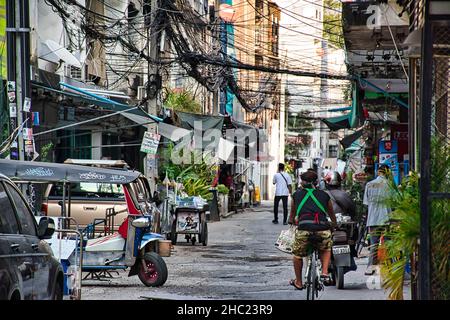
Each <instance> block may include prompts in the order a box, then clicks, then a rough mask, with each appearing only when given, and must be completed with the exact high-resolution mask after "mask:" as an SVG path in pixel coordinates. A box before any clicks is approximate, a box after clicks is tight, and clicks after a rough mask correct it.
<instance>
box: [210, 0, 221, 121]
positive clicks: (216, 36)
mask: <svg viewBox="0 0 450 320" xmlns="http://www.w3.org/2000/svg"><path fill="white" fill-rule="evenodd" d="M219 8H220V0H215V1H214V5H213V6H210V7H209V9H210V10H213V12H212V13H211V12H210V15H209V17H210V23H211V24H212V26H211V41H212V44H213V45H214V43H218V44H219V46H221V42H220V32H221V28H222V25H221V23H220V20H219V19H217V16H218V14H216V12H217V13H218V12H219ZM214 24H215V25H214ZM213 48H214V46H213ZM212 106H213V110H212V114H213V115H215V116H217V115H219V111H220V86H219V87H218V88H217V89H216V90H214V92H213V103H212Z"/></svg>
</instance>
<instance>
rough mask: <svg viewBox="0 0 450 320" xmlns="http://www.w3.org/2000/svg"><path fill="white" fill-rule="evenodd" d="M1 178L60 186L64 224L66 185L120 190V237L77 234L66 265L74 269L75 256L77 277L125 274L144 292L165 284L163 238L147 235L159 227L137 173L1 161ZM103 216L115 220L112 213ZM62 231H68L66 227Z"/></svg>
mask: <svg viewBox="0 0 450 320" xmlns="http://www.w3.org/2000/svg"><path fill="white" fill-rule="evenodd" d="M0 172H1V173H3V174H4V175H6V176H8V177H9V178H10V179H12V180H13V181H15V182H17V183H26V184H29V183H62V184H63V197H62V206H61V216H62V217H63V218H70V217H68V212H67V203H69V207H70V196H68V194H67V192H66V189H67V187H68V186H69V185H70V183H79V182H92V183H111V184H121V185H123V189H124V194H125V199H126V204H127V211H128V218H127V219H125V221H124V222H123V223H122V225H121V226H120V228H119V232H117V233H113V234H109V235H106V236H104V237H100V238H92V237H90V239H89V237H88V236H87V233H86V230H82V231H83V235H82V237H83V239H81V241H79V240H80V239H77V238H76V239H75V241H76V246H75V249H74V250H73V251H74V252H73V253H72V254H71V255H70V256H69V258H68V260H69V263H70V264H75V263H76V261H75V260H74V259H75V256H76V255H78V256H80V257H81V256H82V261H83V263H82V265H81V268H82V271H86V272H101V271H104V270H118V269H127V268H130V272H129V276H132V275H138V276H139V279H140V280H141V281H142V282H143V283H144V284H145V285H146V286H161V285H163V284H164V283H165V281H166V280H167V266H166V264H165V262H164V260H163V259H162V258H161V256H160V255H159V254H158V252H159V245H158V241H159V240H162V239H163V236H162V235H160V234H159V233H156V232H152V231H157V230H155V229H158V227H157V228H155V225H156V226H157V223H158V221H155V219H153V216H155V214H154V213H155V210H158V209H157V208H156V207H155V206H153V205H152V204H151V203H149V202H148V201H147V200H148V198H146V196H144V195H143V194H142V192H144V193H145V192H146V191H145V190H146V187H145V179H143V177H144V176H143V175H142V174H141V173H140V172H138V171H133V170H122V169H105V168H95V167H87V166H83V165H73V164H59V163H46V162H34V161H33V162H29V161H18V160H2V159H0ZM69 213H70V211H69ZM105 214H106V213H105ZM108 215H109V217H114V216H115V212H114V209H113V210H112V211H111V212H109V213H108ZM156 216H158V215H156ZM67 220H69V219H67ZM64 229H67V224H66V225H65V228H64ZM77 231H78V230H77Z"/></svg>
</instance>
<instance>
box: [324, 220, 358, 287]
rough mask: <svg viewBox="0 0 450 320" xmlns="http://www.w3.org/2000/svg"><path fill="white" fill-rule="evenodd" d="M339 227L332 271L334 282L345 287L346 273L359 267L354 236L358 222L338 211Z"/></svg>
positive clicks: (333, 251)
mask: <svg viewBox="0 0 450 320" xmlns="http://www.w3.org/2000/svg"><path fill="white" fill-rule="evenodd" d="M336 220H337V227H336V230H335V231H334V232H333V246H332V249H331V252H332V254H331V263H330V268H329V269H330V273H331V280H332V284H333V285H336V287H337V288H338V289H344V275H345V274H346V273H347V272H350V271H355V270H356V269H357V266H356V262H355V259H354V257H355V256H356V250H355V241H354V236H355V232H356V222H355V221H351V217H349V216H345V215H342V214H340V213H336Z"/></svg>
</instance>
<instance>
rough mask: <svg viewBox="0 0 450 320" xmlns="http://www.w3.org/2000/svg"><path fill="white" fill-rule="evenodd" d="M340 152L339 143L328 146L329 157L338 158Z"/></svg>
mask: <svg viewBox="0 0 450 320" xmlns="http://www.w3.org/2000/svg"><path fill="white" fill-rule="evenodd" d="M337 154H338V146H337V145H329V146H328V157H329V158H336V157H337Z"/></svg>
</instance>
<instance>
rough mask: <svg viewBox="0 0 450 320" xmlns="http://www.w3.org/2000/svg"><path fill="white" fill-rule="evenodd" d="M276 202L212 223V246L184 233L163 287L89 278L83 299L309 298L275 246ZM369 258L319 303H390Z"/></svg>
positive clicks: (117, 276) (120, 275)
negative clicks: (367, 272) (298, 287)
mask: <svg viewBox="0 0 450 320" xmlns="http://www.w3.org/2000/svg"><path fill="white" fill-rule="evenodd" d="M271 210H272V209H271V203H269V202H268V203H264V204H263V205H262V206H260V207H257V208H252V209H247V210H246V211H245V212H243V213H238V214H235V215H232V216H230V217H228V218H225V219H222V220H221V221H219V222H210V223H209V224H208V229H209V243H208V246H206V247H204V246H202V245H201V244H196V245H195V246H193V245H192V244H190V243H189V244H188V243H187V242H186V240H184V236H183V235H179V236H178V237H179V238H178V244H177V245H176V246H175V247H174V250H173V251H172V255H171V257H167V258H164V260H165V261H166V263H167V267H168V270H169V277H168V279H167V282H166V283H165V285H164V286H163V287H160V288H148V287H145V286H144V285H143V284H142V283H141V282H140V280H139V279H138V277H137V276H133V277H127V272H125V271H120V272H119V273H118V274H115V275H114V278H112V279H106V280H104V281H98V280H84V281H83V289H82V299H83V300H85V299H86V300H95V299H132V300H135V299H194V300H195V299H256V300H259V299H274V300H305V299H306V290H303V291H298V290H295V289H294V287H292V286H290V285H289V280H290V279H291V278H293V277H294V272H293V268H292V260H291V256H290V255H289V254H286V253H283V252H281V251H279V250H278V249H276V248H275V246H274V242H275V240H276V238H277V237H278V235H279V233H280V231H281V230H283V229H285V228H287V226H283V225H282V224H278V225H274V224H272V222H271V221H272V219H273V216H272V212H271ZM366 264H367V258H361V259H357V265H358V270H357V271H354V272H349V273H347V274H346V276H345V289H344V290H337V289H336V288H335V287H325V290H324V291H322V292H321V293H320V297H319V299H325V300H328V299H333V300H350V299H355V300H376V299H386V297H387V294H386V293H385V292H384V290H383V289H379V279H378V277H377V276H375V277H370V278H369V277H367V276H364V271H365V267H366Z"/></svg>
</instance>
